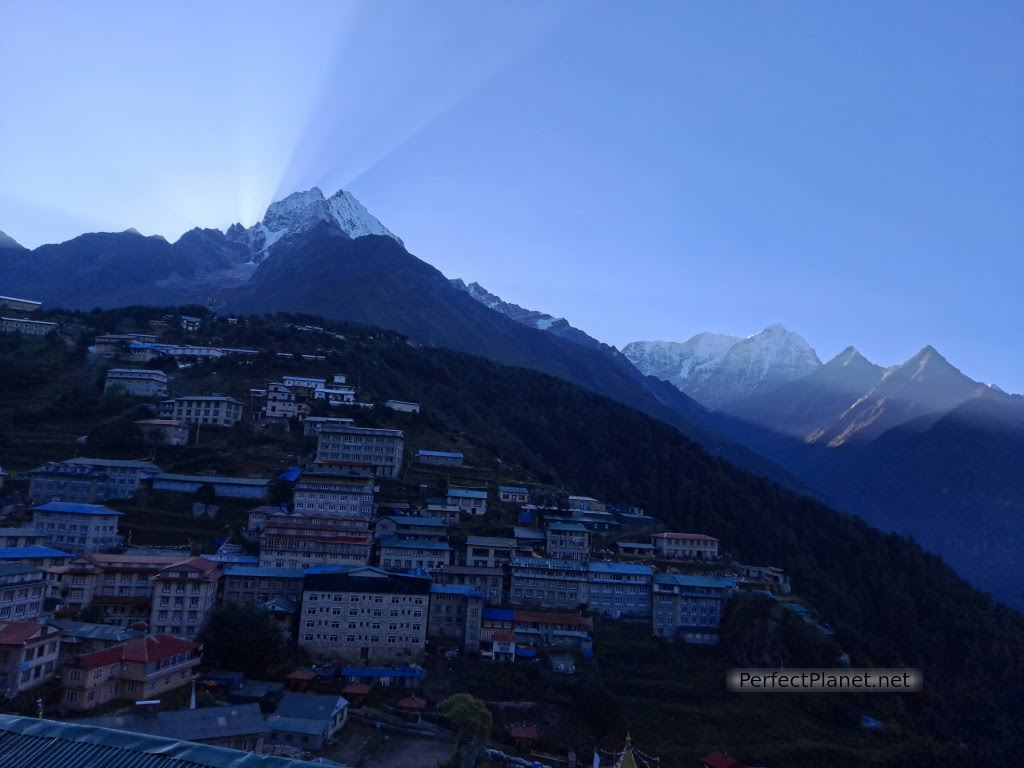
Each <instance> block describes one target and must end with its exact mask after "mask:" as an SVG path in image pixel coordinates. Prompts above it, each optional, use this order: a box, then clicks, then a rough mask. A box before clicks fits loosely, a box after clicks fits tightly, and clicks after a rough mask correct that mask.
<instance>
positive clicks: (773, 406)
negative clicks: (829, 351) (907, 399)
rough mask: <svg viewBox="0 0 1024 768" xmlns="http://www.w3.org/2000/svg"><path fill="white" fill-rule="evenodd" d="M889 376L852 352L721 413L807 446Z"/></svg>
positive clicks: (726, 408)
mask: <svg viewBox="0 0 1024 768" xmlns="http://www.w3.org/2000/svg"><path fill="white" fill-rule="evenodd" d="M884 373H885V369H884V368H882V367H881V366H879V365H875V364H874V363H872V362H870V361H869V360H867V359H866V358H865V357H864V356H863V355H861V354H860V353H859V352H858V351H857V350H856V349H854V348H853V347H847V348H846V349H844V350H843V351H842V352H840V353H839V354H838V355H836V356H835V357H834V358H832V359H831V360H829V361H828V362H827V363H825V365H823V366H821V367H820V368H818V369H816V370H815V371H813V372H812V373H810V374H808V375H807V376H804V377H803V378H800V379H797V380H795V381H791V382H787V383H785V384H781V385H780V386H778V387H775V388H774V389H772V390H770V391H767V392H762V393H755V394H754V395H752V396H750V397H747V398H745V399H743V400H738V401H734V402H733V403H730V404H728V405H727V406H726V407H724V408H723V409H722V411H723V412H724V413H726V414H728V415H729V416H733V417H735V418H737V419H740V420H743V421H749V422H752V423H754V424H758V425H760V426H762V427H765V428H767V429H770V430H772V431H773V432H777V433H779V434H783V435H789V436H791V437H795V438H798V439H801V440H803V439H805V438H806V437H807V436H809V435H811V434H812V433H814V432H817V431H818V430H820V429H822V428H824V427H825V426H826V425H828V424H831V423H832V422H834V421H836V420H837V419H839V418H840V417H842V415H843V413H845V412H846V410H847V409H849V408H850V407H851V406H852V405H853V404H854V403H856V402H857V401H858V400H859V399H860V398H862V397H864V396H865V395H866V394H867V393H868V392H870V391H871V390H873V389H874V388H875V387H876V386H878V385H879V384H880V383H881V381H882V375H883V374H884Z"/></svg>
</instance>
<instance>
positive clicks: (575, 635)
mask: <svg viewBox="0 0 1024 768" xmlns="http://www.w3.org/2000/svg"><path fill="white" fill-rule="evenodd" d="M512 615H513V632H514V633H515V638H516V645H519V646H527V647H529V646H532V647H542V648H558V649H566V648H569V649H573V650H578V651H586V650H589V649H590V648H591V633H592V632H593V630H594V620H593V619H592V618H590V617H588V616H581V615H579V614H578V613H558V612H554V611H522V610H516V611H513V614H512Z"/></svg>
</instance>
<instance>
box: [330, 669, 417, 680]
mask: <svg viewBox="0 0 1024 768" xmlns="http://www.w3.org/2000/svg"><path fill="white" fill-rule="evenodd" d="M341 676H342V677H404V678H410V677H423V670H422V669H421V668H420V667H342V668H341Z"/></svg>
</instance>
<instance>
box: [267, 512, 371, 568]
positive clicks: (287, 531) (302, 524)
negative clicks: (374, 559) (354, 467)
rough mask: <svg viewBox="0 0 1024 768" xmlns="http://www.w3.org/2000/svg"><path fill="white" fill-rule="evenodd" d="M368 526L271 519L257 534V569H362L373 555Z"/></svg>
mask: <svg viewBox="0 0 1024 768" xmlns="http://www.w3.org/2000/svg"><path fill="white" fill-rule="evenodd" d="M368 525H369V524H368V522H367V521H366V520H362V519H361V518H349V517H339V516H338V515H311V514H275V515H270V516H269V517H267V519H266V521H265V522H264V523H263V532H262V533H261V534H260V560H259V564H260V567H261V568H291V569H295V568H309V567H311V566H317V565H365V564H367V563H369V562H370V556H371V554H372V551H373V537H372V536H371V535H370V531H369V527H368Z"/></svg>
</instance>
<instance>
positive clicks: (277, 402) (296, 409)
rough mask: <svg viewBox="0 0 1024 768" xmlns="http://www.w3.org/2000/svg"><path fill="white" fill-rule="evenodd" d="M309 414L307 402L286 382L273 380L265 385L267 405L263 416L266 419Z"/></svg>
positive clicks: (291, 417) (302, 416) (299, 416)
mask: <svg viewBox="0 0 1024 768" xmlns="http://www.w3.org/2000/svg"><path fill="white" fill-rule="evenodd" d="M308 415H309V403H308V402H306V398H305V397H300V396H299V395H298V394H297V393H296V392H295V391H294V390H293V389H292V388H291V387H289V386H288V385H287V384H282V383H281V382H279V381H273V382H271V383H270V384H268V385H267V405H266V409H265V410H264V416H265V417H266V418H268V419H304V418H305V417H306V416H308Z"/></svg>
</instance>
